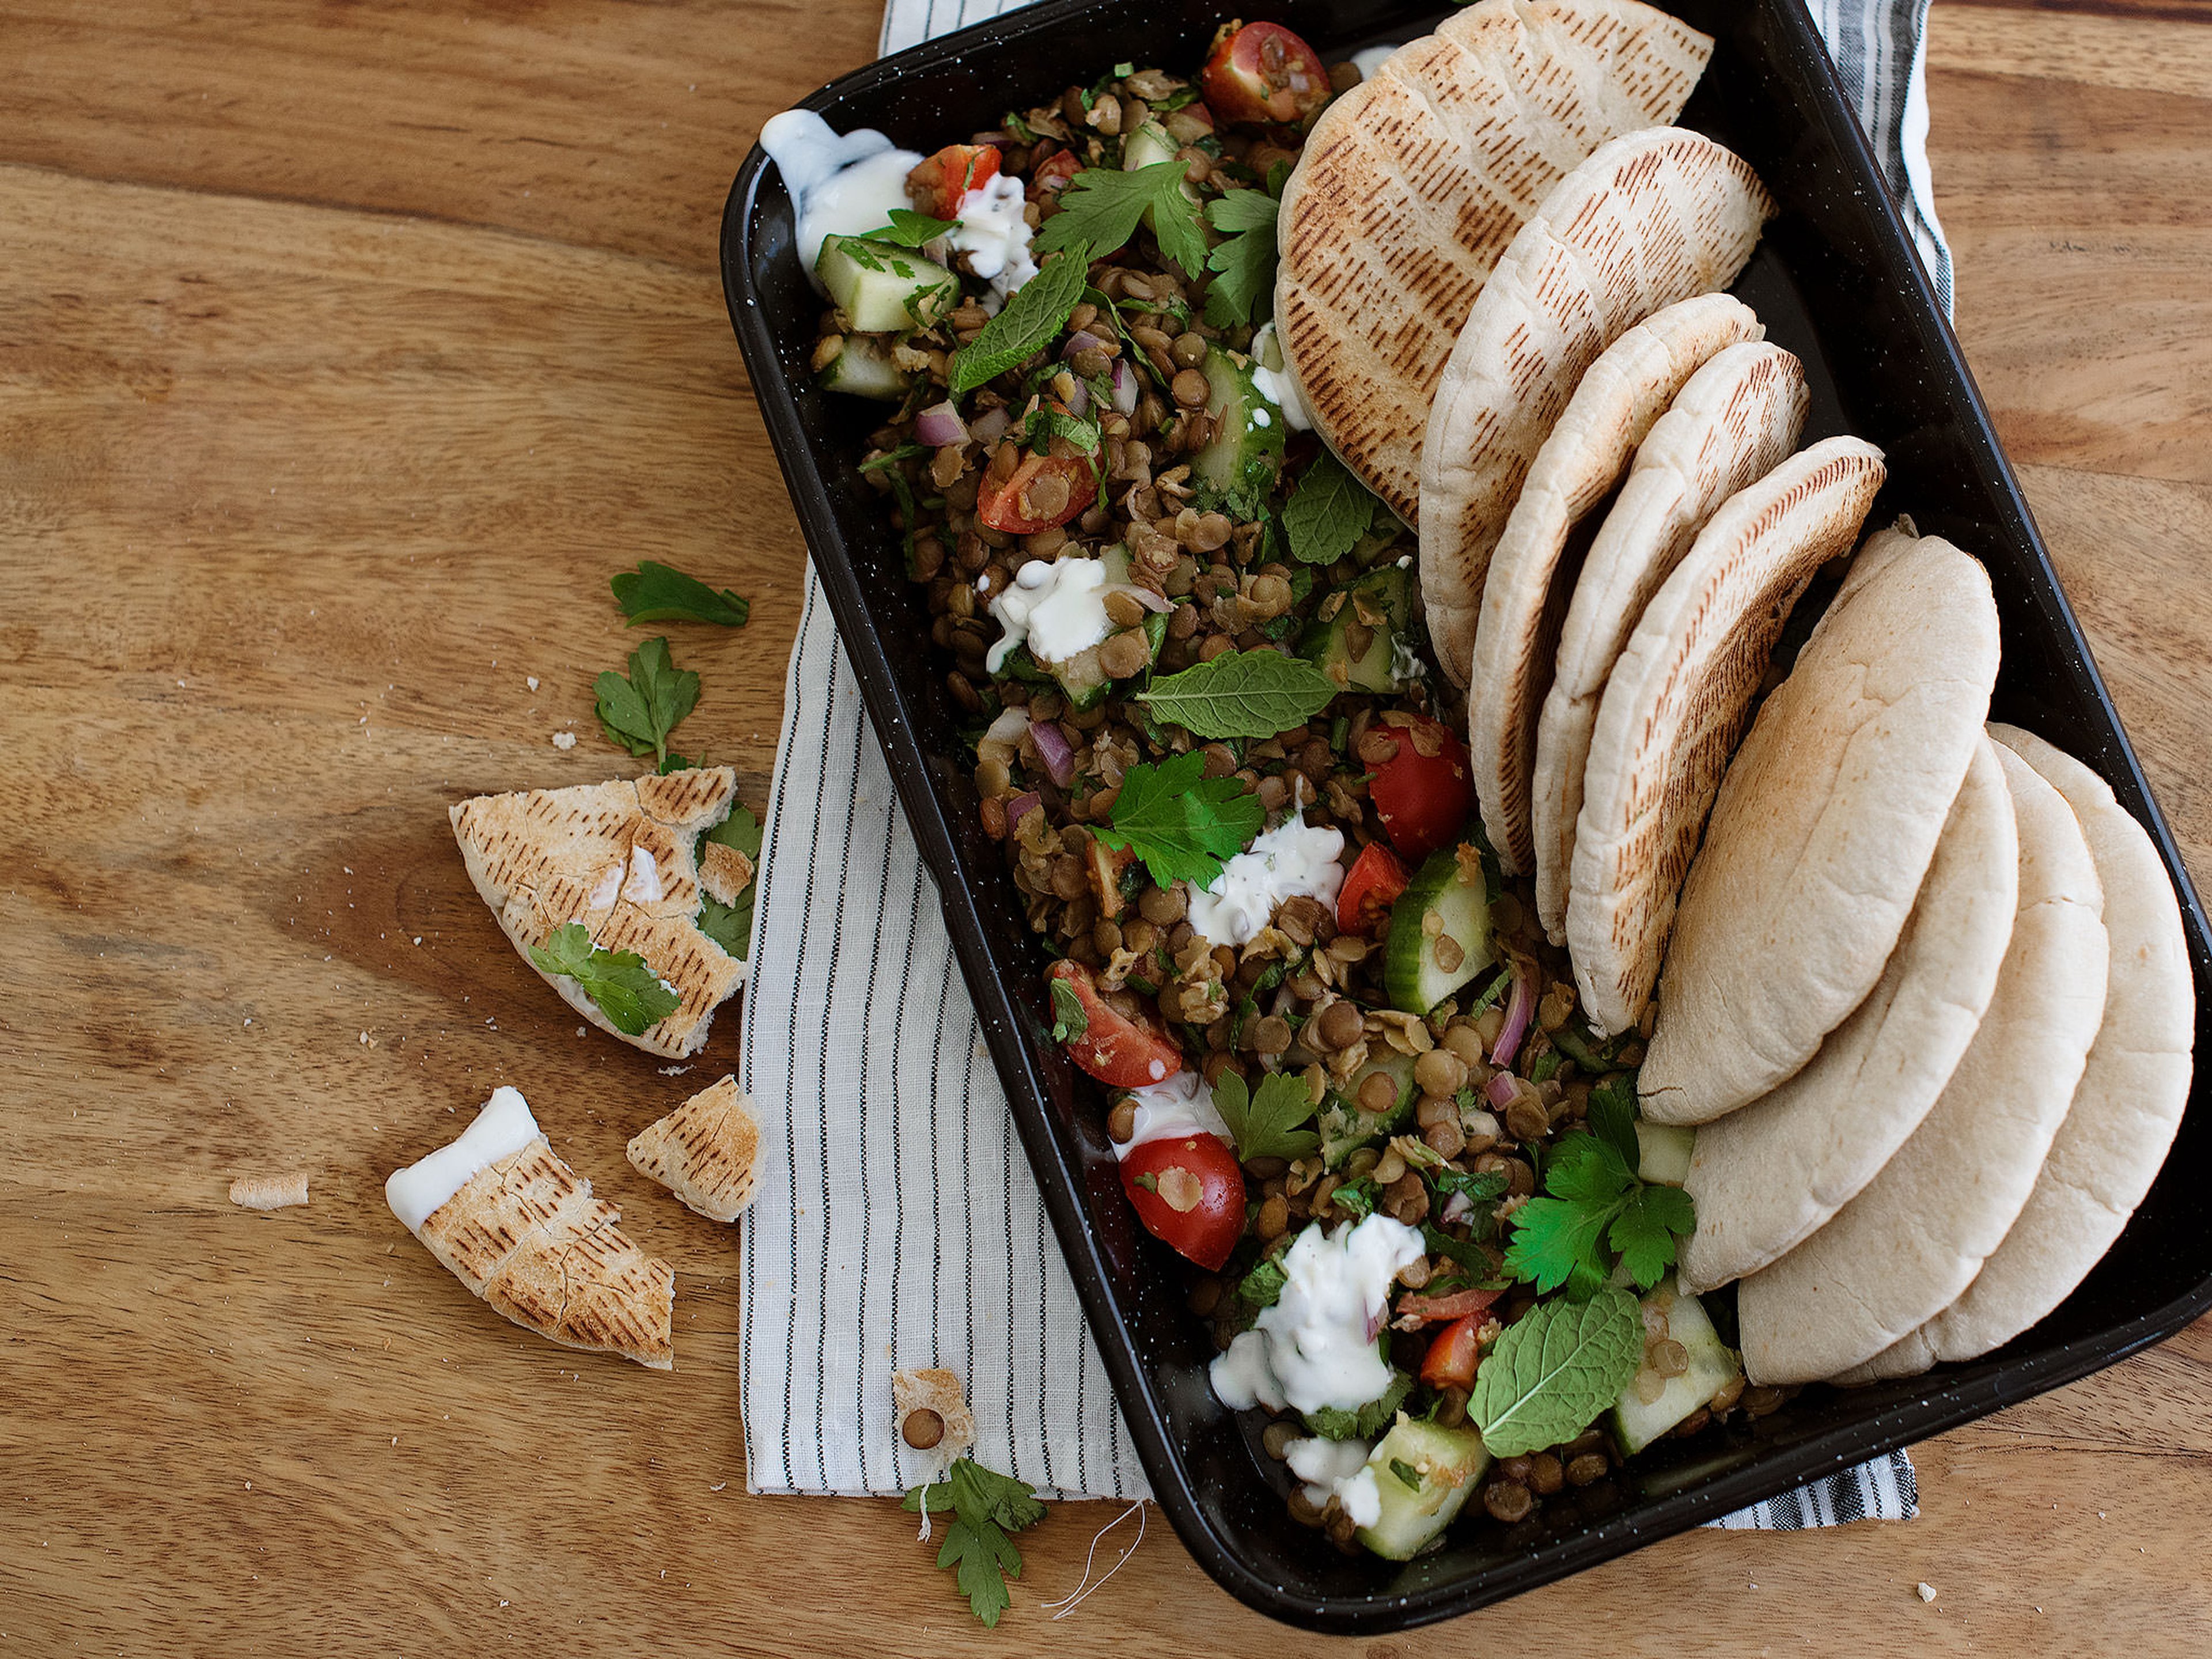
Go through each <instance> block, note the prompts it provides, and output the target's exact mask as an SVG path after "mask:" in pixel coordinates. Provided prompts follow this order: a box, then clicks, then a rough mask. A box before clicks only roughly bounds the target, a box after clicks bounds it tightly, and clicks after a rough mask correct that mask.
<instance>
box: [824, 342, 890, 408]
mask: <svg viewBox="0 0 2212 1659" xmlns="http://www.w3.org/2000/svg"><path fill="white" fill-rule="evenodd" d="M814 378H815V381H816V384H817V385H819V386H821V387H822V388H823V390H824V391H825V392H850V393H851V394H852V395H853V396H854V397H855V398H874V399H875V400H876V401H877V402H878V403H885V404H895V403H897V402H898V401H899V400H900V399H902V398H904V397H905V396H906V394H907V389H908V386H911V385H912V384H913V377H912V376H911V375H909V374H908V373H907V372H906V371H905V370H904V369H902V368H900V367H899V366H898V365H897V364H896V363H895V362H892V361H891V348H890V342H889V341H888V340H884V339H881V338H878V337H876V336H874V335H871V334H848V335H846V336H845V337H844V338H843V339H842V340H841V341H840V342H839V343H838V346H837V355H836V356H834V357H832V358H831V359H830V360H829V362H827V363H825V364H823V367H822V368H821V370H820V371H819V372H818V373H817V374H816V375H815V377H814Z"/></svg>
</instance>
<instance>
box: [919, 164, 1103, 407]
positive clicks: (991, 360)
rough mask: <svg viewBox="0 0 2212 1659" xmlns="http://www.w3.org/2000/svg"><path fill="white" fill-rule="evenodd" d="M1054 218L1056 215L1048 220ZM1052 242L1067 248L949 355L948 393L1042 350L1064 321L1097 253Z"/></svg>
mask: <svg viewBox="0 0 2212 1659" xmlns="http://www.w3.org/2000/svg"><path fill="white" fill-rule="evenodd" d="M1076 176H1077V177H1078V178H1084V177H1086V176H1087V175H1086V174H1083V173H1078V174H1077V175H1076ZM1059 222H1060V221H1059V220H1058V219H1054V220H1053V221H1052V222H1051V223H1052V224H1058V223H1059ZM1048 228H1049V227H1048ZM1054 246H1066V247H1067V248H1068V249H1069V251H1068V252H1064V253H1062V254H1061V255H1060V257H1059V258H1056V259H1048V260H1046V261H1045V262H1044V266H1043V268H1042V270H1039V271H1038V272H1037V274H1036V276H1032V277H1030V279H1029V281H1027V282H1026V283H1023V284H1022V285H1021V287H1020V288H1018V289H1016V290H1015V292H1014V297H1013V298H1012V299H1011V300H1009V301H1006V309H1005V310H1004V311H1001V312H1000V313H999V314H998V315H997V316H995V317H994V318H992V319H991V320H990V321H989V322H987V323H986V324H985V325H983V331H982V332H981V334H978V335H977V336H976V337H975V339H974V340H973V341H972V342H970V343H969V344H967V345H964V346H962V347H961V348H960V349H959V350H957V351H956V352H954V353H953V354H952V362H951V395H952V396H953V397H955V398H962V397H965V396H966V395H967V394H968V393H969V392H973V391H974V390H975V388H976V387H977V386H981V385H982V384H983V383H984V382H985V381H987V380H992V379H994V378H995V377H996V376H998V375H1000V374H1005V373H1006V371H1007V370H1008V369H1010V368H1016V367H1018V366H1019V365H1020V364H1021V363H1022V362H1025V361H1026V360H1027V359H1028V358H1029V357H1030V356H1032V355H1033V354H1035V353H1036V352H1039V351H1042V350H1043V349H1045V347H1046V346H1048V345H1049V344H1050V343H1052V337H1053V336H1054V335H1055V334H1057V333H1059V332H1060V328H1061V326H1062V325H1064V324H1066V321H1067V317H1068V313H1070V312H1072V311H1073V310H1074V309H1075V303H1076V301H1078V300H1079V299H1080V298H1081V297H1082V295H1083V285H1084V283H1085V280H1086V279H1087V278H1088V276H1089V274H1090V270H1091V260H1092V259H1093V258H1096V257H1097V256H1096V255H1094V254H1093V253H1091V251H1090V250H1089V249H1087V248H1085V247H1082V246H1076V245H1074V244H1073V243H1061V244H1055V245H1054Z"/></svg>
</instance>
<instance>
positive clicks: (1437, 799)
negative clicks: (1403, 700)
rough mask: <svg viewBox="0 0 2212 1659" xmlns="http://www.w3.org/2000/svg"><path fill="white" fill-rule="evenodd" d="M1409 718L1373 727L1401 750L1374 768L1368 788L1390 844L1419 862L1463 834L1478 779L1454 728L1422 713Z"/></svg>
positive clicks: (1472, 806) (1415, 862) (1471, 809)
mask: <svg viewBox="0 0 2212 1659" xmlns="http://www.w3.org/2000/svg"><path fill="white" fill-rule="evenodd" d="M1408 718H1409V719H1411V720H1412V721H1413V725H1412V726H1376V727H1375V730H1376V732H1383V733H1385V734H1387V735H1388V736H1389V737H1390V738H1393V739H1395V741H1396V744H1397V749H1398V752H1397V753H1396V754H1395V755H1393V756H1392V757H1390V758H1389V759H1388V760H1386V761H1384V762H1383V763H1381V764H1380V765H1378V766H1376V768H1375V776H1374V778H1373V780H1372V781H1370V782H1369V784H1368V786H1367V794H1368V798H1369V799H1370V800H1372V801H1373V802H1374V803H1375V813H1376V817H1379V818H1381V819H1382V820H1383V829H1385V830H1386V831H1388V832H1389V836H1390V842H1391V844H1392V845H1393V846H1395V848H1397V849H1398V850H1399V851H1400V852H1401V853H1402V854H1405V856H1406V858H1407V861H1408V862H1410V863H1414V864H1418V863H1419V862H1420V861H1421V860H1423V859H1425V858H1426V857H1428V855H1429V854H1431V853H1433V852H1435V851H1436V850H1437V848H1440V847H1449V846H1450V845H1451V844H1452V842H1455V841H1457V840H1458V839H1459V832H1460V831H1461V829H1463V828H1464V827H1465V826H1466V823H1467V815H1468V813H1469V812H1471V811H1474V780H1473V778H1472V777H1471V776H1470V775H1469V774H1468V759H1467V745H1466V744H1464V743H1462V742H1461V741H1460V739H1459V738H1458V737H1457V736H1456V735H1455V733H1453V732H1450V731H1449V730H1448V729H1447V728H1445V727H1444V726H1440V725H1438V724H1437V722H1436V721H1435V720H1429V719H1427V718H1425V716H1423V715H1419V714H1414V715H1411V716H1409V717H1408ZM1422 750H1428V752H1427V753H1426V754H1424V753H1422V752H1421V751H1422Z"/></svg>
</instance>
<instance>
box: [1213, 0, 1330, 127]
mask: <svg viewBox="0 0 2212 1659" xmlns="http://www.w3.org/2000/svg"><path fill="white" fill-rule="evenodd" d="M1198 85H1199V90H1200V92H1202V93H1204V94H1205V95H1206V106H1207V107H1208V108H1210V109H1211V110H1212V112H1213V113H1214V115H1215V116H1216V117H1217V118H1219V119H1221V120H1224V121H1245V122H1254V123H1264V122H1280V123H1290V124H1294V125H1297V126H1302V127H1304V126H1311V125H1313V121H1314V118H1315V117H1316V116H1317V115H1319V114H1320V113H1321V112H1322V106H1323V105H1325V104H1327V103H1328V94H1329V85H1328V69H1327V67H1326V66H1324V65H1323V64H1322V61H1321V54H1320V53H1319V52H1316V51H1315V50H1314V49H1313V48H1312V47H1311V46H1308V45H1307V44H1306V43H1305V42H1304V41H1303V40H1300V39H1298V37H1297V35H1295V34H1293V33H1291V32H1290V30H1288V29H1286V28H1285V27H1283V26H1282V25H1281V24H1280V23H1243V24H1238V23H1235V22H1231V23H1225V24H1223V25H1222V26H1221V29H1220V32H1219V33H1217V34H1216V35H1215V36H1214V37H1213V52H1212V56H1211V57H1209V58H1207V59H1206V67H1205V68H1204V69H1203V70H1200V71H1199V76H1198Z"/></svg>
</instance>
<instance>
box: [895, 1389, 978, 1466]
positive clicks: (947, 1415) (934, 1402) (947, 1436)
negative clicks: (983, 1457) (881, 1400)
mask: <svg viewBox="0 0 2212 1659" xmlns="http://www.w3.org/2000/svg"><path fill="white" fill-rule="evenodd" d="M891 1407H892V1409H893V1410H894V1411H895V1412H896V1413H897V1414H898V1432H899V1439H900V1440H901V1441H902V1442H903V1441H905V1439H906V1420H907V1419H908V1418H909V1417H911V1416H913V1415H914V1414H915V1413H916V1412H923V1411H929V1412H935V1413H937V1415H938V1416H939V1418H940V1419H943V1421H944V1424H945V1432H944V1435H943V1437H941V1438H940V1439H939V1441H938V1443H936V1444H935V1445H933V1446H931V1447H928V1448H927V1449H926V1453H927V1455H929V1456H931V1457H934V1458H936V1459H937V1460H938V1461H939V1463H940V1465H950V1464H951V1462H952V1460H953V1459H954V1458H956V1457H958V1456H959V1455H961V1454H963V1452H966V1451H969V1450H970V1449H973V1448H974V1446H975V1417H974V1416H973V1415H972V1414H971V1413H969V1410H968V1402H967V1401H966V1400H965V1399H963V1398H962V1396H961V1393H960V1378H959V1376H957V1374H956V1373H954V1372H952V1371H948V1370H935V1369H932V1370H918V1371H893V1372H892V1373H891Z"/></svg>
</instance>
